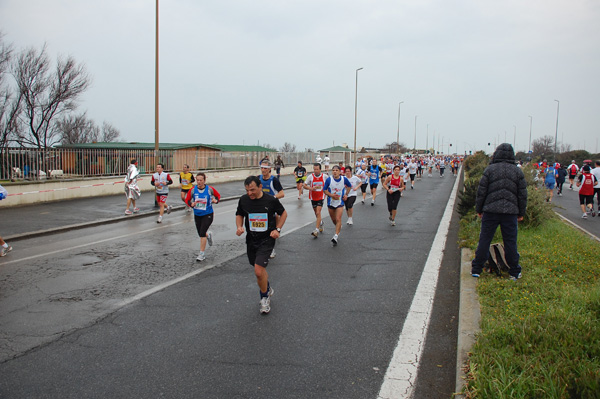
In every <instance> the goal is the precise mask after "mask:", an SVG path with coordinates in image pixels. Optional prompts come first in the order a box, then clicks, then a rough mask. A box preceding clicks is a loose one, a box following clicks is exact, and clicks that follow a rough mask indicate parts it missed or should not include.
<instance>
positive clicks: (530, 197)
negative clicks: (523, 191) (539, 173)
mask: <svg viewBox="0 0 600 399" xmlns="http://www.w3.org/2000/svg"><path fill="white" fill-rule="evenodd" d="M555 217H556V216H555V214H554V212H553V211H552V205H550V203H548V202H546V194H545V193H544V192H543V190H539V189H538V188H537V187H536V186H535V185H530V186H527V210H526V211H525V216H524V217H523V227H525V228H534V227H538V226H541V225H542V224H543V223H544V222H546V221H547V220H549V219H553V218H555Z"/></svg>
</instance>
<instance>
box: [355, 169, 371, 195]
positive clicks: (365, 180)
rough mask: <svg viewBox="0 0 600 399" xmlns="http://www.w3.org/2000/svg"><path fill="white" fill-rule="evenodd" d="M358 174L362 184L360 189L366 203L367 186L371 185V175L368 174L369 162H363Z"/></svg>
mask: <svg viewBox="0 0 600 399" xmlns="http://www.w3.org/2000/svg"><path fill="white" fill-rule="evenodd" d="M356 176H358V178H360V182H361V186H360V191H361V192H362V203H363V204H364V203H365V199H366V198H367V187H369V176H367V164H366V163H364V162H363V163H362V164H361V165H360V169H358V170H357V171H356Z"/></svg>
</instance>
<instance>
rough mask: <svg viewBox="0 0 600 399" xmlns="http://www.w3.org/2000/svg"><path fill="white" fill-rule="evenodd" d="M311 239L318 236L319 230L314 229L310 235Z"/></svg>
mask: <svg viewBox="0 0 600 399" xmlns="http://www.w3.org/2000/svg"><path fill="white" fill-rule="evenodd" d="M310 234H311V235H312V236H313V237H315V238H317V237H318V236H319V229H315V230H314V231H313V232H312V233H310Z"/></svg>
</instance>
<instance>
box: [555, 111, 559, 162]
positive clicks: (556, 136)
mask: <svg viewBox="0 0 600 399" xmlns="http://www.w3.org/2000/svg"><path fill="white" fill-rule="evenodd" d="M554 101H556V133H555V134H554V162H556V142H557V141H558V111H559V108H560V101H558V100H554Z"/></svg>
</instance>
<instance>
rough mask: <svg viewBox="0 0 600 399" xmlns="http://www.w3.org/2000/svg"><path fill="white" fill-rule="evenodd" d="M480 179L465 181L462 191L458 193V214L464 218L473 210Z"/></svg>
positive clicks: (474, 178)
mask: <svg viewBox="0 0 600 399" xmlns="http://www.w3.org/2000/svg"><path fill="white" fill-rule="evenodd" d="M479 180H480V177H479V176H477V177H469V178H467V179H466V180H465V184H464V187H463V191H462V192H460V193H458V201H459V202H458V214H459V215H460V216H461V217H464V216H465V215H466V214H467V213H469V212H470V211H473V210H474V209H475V198H476V197H477V188H478V187H479Z"/></svg>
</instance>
